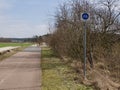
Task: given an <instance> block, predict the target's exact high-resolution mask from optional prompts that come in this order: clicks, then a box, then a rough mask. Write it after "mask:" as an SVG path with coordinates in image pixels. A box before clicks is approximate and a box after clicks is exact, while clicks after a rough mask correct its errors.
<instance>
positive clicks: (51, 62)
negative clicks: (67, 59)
mask: <svg viewBox="0 0 120 90" xmlns="http://www.w3.org/2000/svg"><path fill="white" fill-rule="evenodd" d="M41 56H42V61H41V67H42V90H92V89H91V88H90V87H87V86H84V85H81V84H79V83H76V82H75V81H74V77H75V76H76V73H75V72H74V71H73V69H72V68H71V67H70V66H69V65H66V64H65V63H64V62H62V61H61V60H60V59H59V58H57V57H56V56H55V54H54V53H53V52H52V50H51V49H50V48H48V47H46V48H42V52H41Z"/></svg>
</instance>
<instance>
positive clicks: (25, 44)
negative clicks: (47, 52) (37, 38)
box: [0, 42, 31, 47]
mask: <svg viewBox="0 0 120 90" xmlns="http://www.w3.org/2000/svg"><path fill="white" fill-rule="evenodd" d="M29 45H31V43H1V42H0V47H7V46H22V47H27V46H29Z"/></svg>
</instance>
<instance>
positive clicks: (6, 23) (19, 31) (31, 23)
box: [0, 0, 98, 38]
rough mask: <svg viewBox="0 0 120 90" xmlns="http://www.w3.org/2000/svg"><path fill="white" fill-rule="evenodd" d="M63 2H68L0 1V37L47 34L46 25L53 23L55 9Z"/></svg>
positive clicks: (44, 0)
mask: <svg viewBox="0 0 120 90" xmlns="http://www.w3.org/2000/svg"><path fill="white" fill-rule="evenodd" d="M65 1H68V0H0V37H10V38H13V37H15V38H16V37H17V38H25V37H32V36H34V35H44V34H47V33H49V30H48V23H50V24H52V23H53V21H54V13H55V10H56V8H57V7H58V5H59V4H60V3H62V2H65ZM90 1H91V2H95V1H98V0H90Z"/></svg>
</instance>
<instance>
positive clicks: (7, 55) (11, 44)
mask: <svg viewBox="0 0 120 90" xmlns="http://www.w3.org/2000/svg"><path fill="white" fill-rule="evenodd" d="M30 45H32V44H31V43H0V48H1V47H7V46H21V47H20V48H17V49H15V50H12V51H11V52H7V53H4V54H1V55H0V61H2V60H3V59H5V58H7V57H10V56H12V55H13V54H15V53H17V52H19V51H21V50H23V49H24V48H26V47H28V46H30Z"/></svg>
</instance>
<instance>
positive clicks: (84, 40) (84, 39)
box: [83, 22, 86, 79]
mask: <svg viewBox="0 0 120 90" xmlns="http://www.w3.org/2000/svg"><path fill="white" fill-rule="evenodd" d="M83 42H84V70H83V71H84V78H85V79H86V22H84V38H83Z"/></svg>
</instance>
